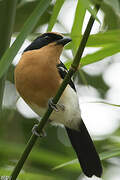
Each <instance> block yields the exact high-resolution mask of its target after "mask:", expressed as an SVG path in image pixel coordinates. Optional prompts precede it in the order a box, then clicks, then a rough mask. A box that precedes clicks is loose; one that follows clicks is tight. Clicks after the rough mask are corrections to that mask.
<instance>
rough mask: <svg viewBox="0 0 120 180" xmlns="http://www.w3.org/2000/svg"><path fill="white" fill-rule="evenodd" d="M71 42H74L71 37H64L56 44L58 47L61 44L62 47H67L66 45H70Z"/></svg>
mask: <svg viewBox="0 0 120 180" xmlns="http://www.w3.org/2000/svg"><path fill="white" fill-rule="evenodd" d="M70 41H72V39H71V38H69V37H63V38H62V39H59V40H58V41H57V42H56V45H59V44H61V45H63V46H65V45H66V44H67V43H69V42H70Z"/></svg>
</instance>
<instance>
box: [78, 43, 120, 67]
mask: <svg viewBox="0 0 120 180" xmlns="http://www.w3.org/2000/svg"><path fill="white" fill-rule="evenodd" d="M118 52H120V43H113V44H109V45H108V46H106V47H104V48H102V49H100V50H98V51H97V52H95V53H92V54H88V55H86V56H85V57H83V58H82V59H81V67H82V66H85V65H88V64H92V63H95V62H98V61H100V60H102V59H104V58H106V57H108V56H112V55H114V54H116V53H118Z"/></svg>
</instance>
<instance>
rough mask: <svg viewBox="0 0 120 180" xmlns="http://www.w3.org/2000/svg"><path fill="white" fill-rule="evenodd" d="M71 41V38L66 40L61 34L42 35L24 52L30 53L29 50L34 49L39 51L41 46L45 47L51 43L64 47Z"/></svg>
mask: <svg viewBox="0 0 120 180" xmlns="http://www.w3.org/2000/svg"><path fill="white" fill-rule="evenodd" d="M70 41H71V38H68V37H67V38H66V37H63V36H62V35H61V34H58V33H44V34H42V35H41V36H39V37H37V38H36V39H35V40H34V41H33V42H32V43H31V44H30V45H29V46H28V47H27V48H26V49H25V50H24V52H26V51H30V50H35V49H40V48H42V47H43V46H46V45H48V44H50V43H52V42H56V45H57V44H61V45H63V46H64V45H65V44H67V43H68V42H70Z"/></svg>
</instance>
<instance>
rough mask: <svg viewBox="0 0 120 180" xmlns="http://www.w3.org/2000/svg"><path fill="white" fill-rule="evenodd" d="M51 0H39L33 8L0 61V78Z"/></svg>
mask: <svg viewBox="0 0 120 180" xmlns="http://www.w3.org/2000/svg"><path fill="white" fill-rule="evenodd" d="M50 2H51V0H47V1H44V0H41V1H40V3H39V4H38V6H37V7H36V8H35V10H34V11H33V13H32V14H31V15H30V17H29V18H28V20H27V21H26V22H25V24H24V26H23V28H22V30H21V32H20V34H19V35H18V36H17V38H16V40H15V42H14V43H13V44H12V46H11V47H10V48H9V49H8V50H7V51H6V52H5V54H4V55H3V57H2V59H1V61H0V78H1V77H2V76H3V74H5V72H6V71H7V70H8V68H9V66H10V64H11V62H12V60H13V58H14V57H15V55H16V54H17V52H18V50H19V49H20V47H21V45H22V43H23V42H24V40H25V39H26V37H27V35H28V34H29V33H30V32H31V31H32V29H33V28H34V27H35V25H36V23H37V22H38V20H39V18H40V17H41V15H42V14H43V13H44V12H45V10H46V9H47V8H48V6H49V4H50Z"/></svg>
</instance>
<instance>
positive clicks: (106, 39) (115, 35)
mask: <svg viewBox="0 0 120 180" xmlns="http://www.w3.org/2000/svg"><path fill="white" fill-rule="evenodd" d="M119 39H120V30H119V29H118V30H110V31H107V32H104V33H98V34H93V35H90V37H89V39H88V42H87V46H89V47H104V46H105V45H108V44H113V43H119Z"/></svg>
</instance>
